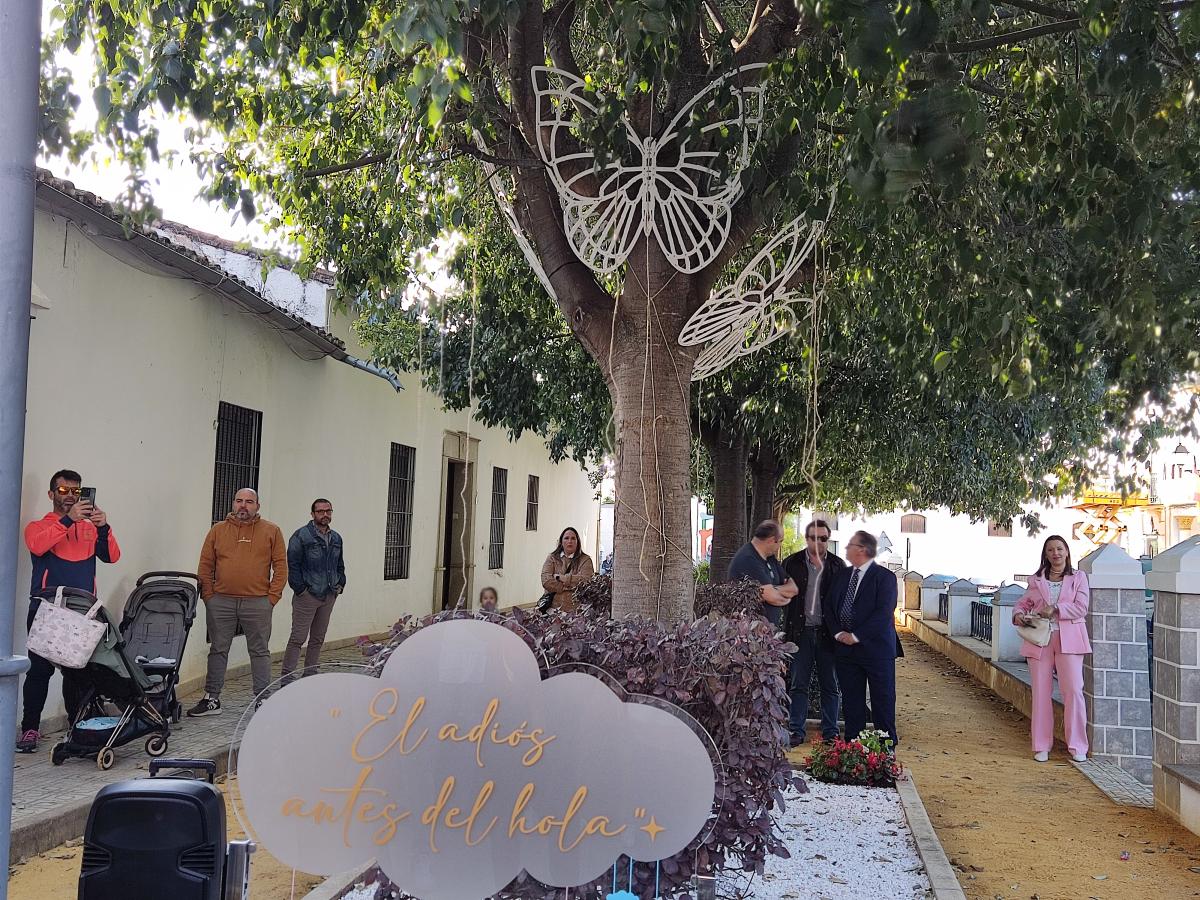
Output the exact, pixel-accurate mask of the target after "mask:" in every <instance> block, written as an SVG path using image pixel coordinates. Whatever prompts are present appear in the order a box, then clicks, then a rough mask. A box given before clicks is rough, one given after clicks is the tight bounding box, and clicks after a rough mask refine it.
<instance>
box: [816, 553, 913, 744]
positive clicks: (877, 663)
mask: <svg viewBox="0 0 1200 900" xmlns="http://www.w3.org/2000/svg"><path fill="white" fill-rule="evenodd" d="M877 546H878V545H877V543H876V541H875V536H874V535H872V534H870V533H869V532H866V531H856V532H854V536H853V537H851V538H850V540H849V541H848V542H847V544H846V562H847V563H849V565H848V567H847V568H845V569H843V570H842V571H841V572H839V573H838V576H837V578H836V579H835V580H834V582H833V585H832V586H831V588H830V591H829V593H827V594H826V595H825V597H824V620H825V627H826V629H827V630H828V631H829V633H830V634H831V635H832V636H833V639H834V640H835V641H836V642H837V643H836V645H835V646H834V663H835V665H836V667H837V676H838V684H840V685H841V688H842V711H843V714H844V715H845V719H846V740H848V741H849V740H853V739H854V738H856V737H858V735H859V732H861V731H862V730H863V729H864V728H866V727H867V688H868V686H869V687H870V689H871V713H872V716H871V718H872V720H873V721H874V724H875V727H876V728H877V729H879V730H880V731H886V732H887V733H888V734H889V735H891V738H892V746H893V747H894V746H895V745H896V743H897V741H898V736H897V734H896V647H897V645H898V642H897V640H896V625H895V621H894V620H893V618H892V616H893V615H894V614H895V611H896V576H895V575H893V574H892V573H891V572H889V571H888V570H887V569H885V568H884V567H883V566H880V565H878V564H876V562H875V552H876V549H877Z"/></svg>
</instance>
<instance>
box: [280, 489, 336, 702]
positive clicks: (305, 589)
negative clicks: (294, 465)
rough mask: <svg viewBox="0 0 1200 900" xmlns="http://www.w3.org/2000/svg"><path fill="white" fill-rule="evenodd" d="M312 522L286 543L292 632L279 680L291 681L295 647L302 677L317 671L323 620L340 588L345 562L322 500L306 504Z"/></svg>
mask: <svg viewBox="0 0 1200 900" xmlns="http://www.w3.org/2000/svg"><path fill="white" fill-rule="evenodd" d="M311 510H312V521H311V522H309V523H308V524H307V525H305V526H304V527H302V528H298V529H296V533H295V534H293V535H292V537H291V540H289V541H288V550H287V559H288V584H290V585H291V586H292V590H293V591H295V596H294V597H292V633H291V635H290V636H289V637H288V642H287V649H286V650H284V651H283V673H282V674H283V677H284V679H285V682H286V681H291V680H292V678H294V677H295V676H294V675H293V674H292V673H293V672H295V670H296V664H297V663H298V662H299V661H300V648H301V647H302V646H304V642H305V641H306V640H307V641H308V649H307V650H305V652H304V670H305V672H315V671H317V666H318V665H319V664H320V661H321V646H322V645H323V644H324V643H325V632H326V631H328V630H329V617H330V616H331V615H332V614H333V604H334V601H336V600H337V598H338V594H340V593H341V592H342V591H344V590H345V589H346V561H345V559H344V558H343V557H342V536H341V535H340V534H338V533H337V532H336V531H334V530H333V529H332V528H330V527H329V523H330V522H332V521H333V504H332V503H330V502H329V501H328V500H326V499H324V498H318V499H316V500H314V501H313V502H312V507H311Z"/></svg>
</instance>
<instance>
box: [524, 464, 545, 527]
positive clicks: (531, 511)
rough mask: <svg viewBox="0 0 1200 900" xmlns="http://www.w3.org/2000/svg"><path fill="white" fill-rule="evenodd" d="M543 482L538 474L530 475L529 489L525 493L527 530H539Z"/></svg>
mask: <svg viewBox="0 0 1200 900" xmlns="http://www.w3.org/2000/svg"><path fill="white" fill-rule="evenodd" d="M540 489H541V482H540V481H539V480H538V477H537V476H536V475H530V476H529V489H528V492H527V493H526V495H525V530H526V531H537V527H538V491H539V490H540Z"/></svg>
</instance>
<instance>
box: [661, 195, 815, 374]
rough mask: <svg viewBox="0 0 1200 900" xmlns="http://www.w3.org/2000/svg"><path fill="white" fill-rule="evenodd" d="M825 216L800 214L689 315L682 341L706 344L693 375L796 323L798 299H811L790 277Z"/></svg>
mask: <svg viewBox="0 0 1200 900" xmlns="http://www.w3.org/2000/svg"><path fill="white" fill-rule="evenodd" d="M824 230H825V222H824V221H812V220H811V219H808V218H807V217H806V216H798V217H797V218H795V219H793V220H792V221H791V222H789V223H788V224H787V225H785V226H784V228H783V230H781V231H780V232H779V233H778V234H777V235H775V237H773V238H772V239H771V240H770V241H769V242H768V243H767V245H766V246H765V247H763V248H762V250H760V251H759V252H758V253H756V254H755V255H754V258H753V259H752V260H750V262H749V264H748V265H747V266H746V268H745V269H743V270H742V273H741V274H740V275H738V277H737V278H736V279H734V281H733V282H732V283H731V284H729V285H726V286H725V287H724V288H722V289H720V290H719V291H716V292H715V293H714V294H713V295H712V296H711V297H709V298H708V300H706V301H705V302H704V305H703V306H701V307H700V308H699V309H698V310H696V312H695V313H694V314H693V315H692V317H691V318H690V319H688V321H687V324H686V325H684V326H683V331H682V332H680V335H679V343H680V345H682V346H684V347H692V346H695V345H697V344H704V345H705V347H704V350H703V351H701V353H700V355H699V356H698V357H697V358H696V364H695V368H694V369H693V370H692V381H700V380H702V379H704V378H708V377H709V376H710V375H715V374H716V373H717V372H720V371H721V370H722V369H724V368H725V367H726V366H728V365H730V364H731V363H733V362H734V361H736V360H738V359H740V358H742V357H743V356H749V355H751V354H752V353H757V352H758V351H759V350H762V349H763V348H764V347H766V346H768V345H769V344H771V343H773V342H775V341H777V340H779V338H781V337H783V336H784V335H785V334H789V333H790V332H791V331H793V330H794V329H795V327H796V314H795V312H794V311H793V309H792V307H793V305H794V304H796V303H812V302H813V300H814V297H813V296H812V295H811V294H810V293H809V292H808V291H802V290H795V289H793V288H792V286H791V284H792V280H793V279H794V278H795V276H796V273H797V272H799V271H800V267H801V266H803V265H804V262H805V260H807V259H808V257H809V256H810V255H811V254H812V252H813V249H814V248H815V247H816V245H817V241H818V240H819V239H820V237H821V234H822V233H823V232H824Z"/></svg>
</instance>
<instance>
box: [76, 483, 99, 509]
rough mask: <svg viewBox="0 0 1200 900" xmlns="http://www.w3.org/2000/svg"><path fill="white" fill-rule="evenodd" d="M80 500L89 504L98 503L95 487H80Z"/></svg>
mask: <svg viewBox="0 0 1200 900" xmlns="http://www.w3.org/2000/svg"><path fill="white" fill-rule="evenodd" d="M79 502H80V503H86V504H88V505H89V506H95V505H96V489H95V488H94V487H85V488H80V489H79Z"/></svg>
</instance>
